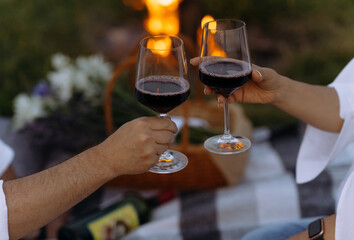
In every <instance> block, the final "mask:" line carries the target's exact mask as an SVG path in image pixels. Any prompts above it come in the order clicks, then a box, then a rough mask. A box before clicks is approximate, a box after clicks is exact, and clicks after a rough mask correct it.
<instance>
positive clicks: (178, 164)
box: [149, 150, 188, 174]
mask: <svg viewBox="0 0 354 240" xmlns="http://www.w3.org/2000/svg"><path fill="white" fill-rule="evenodd" d="M187 164H188V158H187V156H186V155H184V154H183V153H181V152H177V151H174V150H167V151H166V152H165V153H164V154H162V155H161V157H160V159H159V162H158V163H157V164H156V165H155V166H153V167H152V168H150V170H149V172H153V173H162V174H165V173H174V172H178V171H180V170H182V169H183V168H185V167H186V166H187Z"/></svg>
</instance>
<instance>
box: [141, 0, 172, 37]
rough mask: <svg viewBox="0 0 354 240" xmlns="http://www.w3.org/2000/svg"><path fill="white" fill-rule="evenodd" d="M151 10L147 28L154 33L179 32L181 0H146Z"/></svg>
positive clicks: (146, 21)
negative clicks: (179, 6)
mask: <svg viewBox="0 0 354 240" xmlns="http://www.w3.org/2000/svg"><path fill="white" fill-rule="evenodd" d="M145 4H146V7H147V9H148V12H149V16H148V18H147V19H146V20H145V29H146V30H147V31H148V32H149V33H151V34H153V35H157V34H166V35H177V34H178V33H179V16H178V5H179V0H145Z"/></svg>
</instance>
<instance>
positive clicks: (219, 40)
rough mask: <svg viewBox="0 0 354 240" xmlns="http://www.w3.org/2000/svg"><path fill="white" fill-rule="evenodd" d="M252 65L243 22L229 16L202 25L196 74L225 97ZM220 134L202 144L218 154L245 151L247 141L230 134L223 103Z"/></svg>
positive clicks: (246, 78) (247, 77) (245, 77)
mask: <svg viewBox="0 0 354 240" xmlns="http://www.w3.org/2000/svg"><path fill="white" fill-rule="evenodd" d="M251 77H252V68H251V61H250V55H249V50H248V44H247V36H246V25H245V23H244V22H242V21H239V20H233V19H222V20H216V21H211V22H208V23H206V24H205V25H204V26H203V37H202V43H201V62H200V65H199V78H200V80H201V81H202V82H203V83H204V84H205V85H206V86H209V87H211V88H212V89H213V91H214V92H215V93H216V94H220V95H222V96H224V97H225V99H227V98H228V97H229V96H230V94H232V93H233V92H234V91H237V89H238V88H240V87H241V86H243V85H244V84H245V83H247V82H248V81H249V80H250V79H251ZM224 125H225V129H224V134H223V135H219V136H214V137H211V138H209V139H207V140H206V141H205V142H204V146H205V148H206V149H207V150H208V151H210V152H213V153H218V154H236V153H241V152H244V151H246V150H247V149H249V148H250V146H251V141H250V140H249V139H248V138H246V137H243V136H232V135H231V134H230V126H229V125H230V123H229V106H228V103H227V101H226V102H225V104H224Z"/></svg>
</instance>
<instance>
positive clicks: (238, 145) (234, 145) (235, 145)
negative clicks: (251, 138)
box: [220, 142, 244, 150]
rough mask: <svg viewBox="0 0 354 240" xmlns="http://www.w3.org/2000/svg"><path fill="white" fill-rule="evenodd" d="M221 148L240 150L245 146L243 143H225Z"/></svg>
mask: <svg viewBox="0 0 354 240" xmlns="http://www.w3.org/2000/svg"><path fill="white" fill-rule="evenodd" d="M220 147H222V148H227V149H229V150H239V149H241V148H243V147H244V145H243V144H242V143H241V142H236V143H223V144H220Z"/></svg>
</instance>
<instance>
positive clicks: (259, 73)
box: [256, 70, 263, 80]
mask: <svg viewBox="0 0 354 240" xmlns="http://www.w3.org/2000/svg"><path fill="white" fill-rule="evenodd" d="M256 72H257V73H258V75H259V76H260V78H261V80H263V76H262V74H261V72H260V71H258V70H256Z"/></svg>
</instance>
